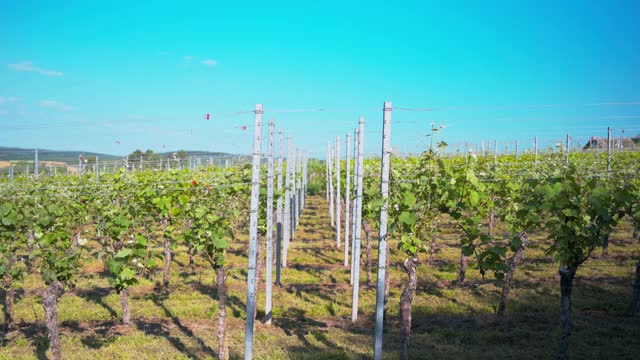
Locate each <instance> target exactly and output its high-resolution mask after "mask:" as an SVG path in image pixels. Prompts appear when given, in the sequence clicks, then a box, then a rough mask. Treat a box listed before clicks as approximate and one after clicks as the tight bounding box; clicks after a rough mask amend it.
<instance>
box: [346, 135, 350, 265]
mask: <svg viewBox="0 0 640 360" xmlns="http://www.w3.org/2000/svg"><path fill="white" fill-rule="evenodd" d="M350 145H351V134H350V133H347V140H346V151H347V156H346V161H345V166H346V169H345V170H346V186H347V187H346V188H345V189H344V197H345V201H344V267H345V268H346V267H347V266H349V243H350V241H349V235H350V233H349V230H351V229H350V226H349V225H350V221H349V220H350V219H349V208H350V207H351V149H350V148H349V146H350Z"/></svg>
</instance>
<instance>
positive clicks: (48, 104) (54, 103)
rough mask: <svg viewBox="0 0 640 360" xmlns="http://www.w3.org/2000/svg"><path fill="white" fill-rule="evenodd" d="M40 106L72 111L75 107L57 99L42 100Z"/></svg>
mask: <svg viewBox="0 0 640 360" xmlns="http://www.w3.org/2000/svg"><path fill="white" fill-rule="evenodd" d="M40 106H42V107H48V108H52V109H56V110H58V111H70V110H72V109H73V107H71V106H69V105H66V104H63V103H60V102H57V101H55V100H41V101H40Z"/></svg>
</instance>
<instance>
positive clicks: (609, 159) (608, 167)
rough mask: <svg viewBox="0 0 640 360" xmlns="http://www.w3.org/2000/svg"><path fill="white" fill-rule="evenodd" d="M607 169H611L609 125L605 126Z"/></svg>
mask: <svg viewBox="0 0 640 360" xmlns="http://www.w3.org/2000/svg"><path fill="white" fill-rule="evenodd" d="M607 171H608V172H610V171H611V127H608V128H607Z"/></svg>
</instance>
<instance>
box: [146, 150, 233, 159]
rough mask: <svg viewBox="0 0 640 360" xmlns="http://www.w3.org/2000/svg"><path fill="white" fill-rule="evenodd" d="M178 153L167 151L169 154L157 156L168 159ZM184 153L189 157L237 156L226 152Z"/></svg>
mask: <svg viewBox="0 0 640 360" xmlns="http://www.w3.org/2000/svg"><path fill="white" fill-rule="evenodd" d="M178 151H179V150H178ZM176 152H177V151H167V152H162V153H157V155H159V156H160V157H162V158H164V159H166V158H167V157H169V155H172V154H173V153H176ZM184 152H186V153H187V156H215V157H220V156H224V157H227V156H235V155H234V154H229V153H224V152H211V151H197V150H184Z"/></svg>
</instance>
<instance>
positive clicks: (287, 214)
mask: <svg viewBox="0 0 640 360" xmlns="http://www.w3.org/2000/svg"><path fill="white" fill-rule="evenodd" d="M291 141H292V140H291V136H289V137H287V173H286V178H285V186H284V189H285V190H284V191H285V195H284V244H283V247H282V267H283V268H286V267H287V252H288V250H289V237H290V236H291Z"/></svg>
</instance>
